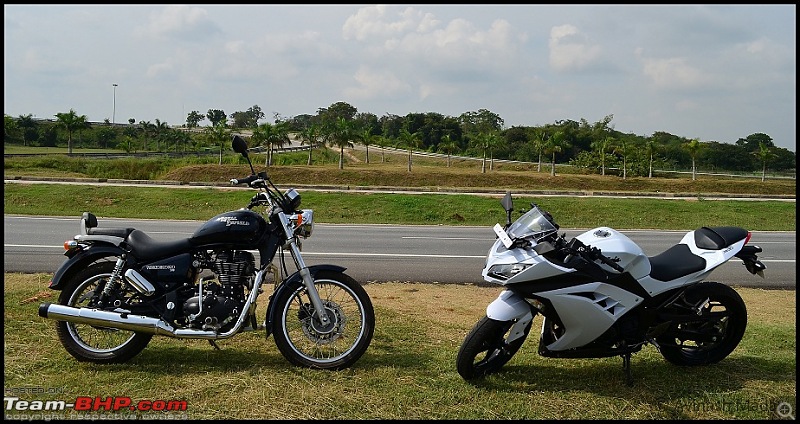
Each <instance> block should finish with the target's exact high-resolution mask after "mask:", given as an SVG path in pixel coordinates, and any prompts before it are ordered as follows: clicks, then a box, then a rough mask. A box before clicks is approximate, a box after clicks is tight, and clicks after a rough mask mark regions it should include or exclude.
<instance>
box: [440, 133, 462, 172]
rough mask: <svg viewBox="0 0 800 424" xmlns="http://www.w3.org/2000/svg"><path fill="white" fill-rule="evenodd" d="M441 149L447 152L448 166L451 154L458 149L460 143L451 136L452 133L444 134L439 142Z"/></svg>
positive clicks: (448, 165)
mask: <svg viewBox="0 0 800 424" xmlns="http://www.w3.org/2000/svg"><path fill="white" fill-rule="evenodd" d="M439 151H440V152H445V153H447V167H448V168H449V167H450V155H451V154H453V153H455V152H457V151H458V143H456V141H455V140H453V139H452V138H451V137H450V134H447V135H444V136H442V140H441V141H440V142H439Z"/></svg>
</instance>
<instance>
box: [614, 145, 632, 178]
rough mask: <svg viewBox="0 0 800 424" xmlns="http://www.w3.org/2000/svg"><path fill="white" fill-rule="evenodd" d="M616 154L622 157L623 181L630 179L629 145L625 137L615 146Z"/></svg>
mask: <svg viewBox="0 0 800 424" xmlns="http://www.w3.org/2000/svg"><path fill="white" fill-rule="evenodd" d="M613 146H614V153H619V154H620V155H621V156H622V179H623V180H624V179H627V178H628V147H629V145H628V143H627V140H625V137H622V138H620V139H619V140H617V141H616V142H615V143H614V144H613Z"/></svg>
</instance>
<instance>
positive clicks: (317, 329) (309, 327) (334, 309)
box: [298, 301, 347, 345]
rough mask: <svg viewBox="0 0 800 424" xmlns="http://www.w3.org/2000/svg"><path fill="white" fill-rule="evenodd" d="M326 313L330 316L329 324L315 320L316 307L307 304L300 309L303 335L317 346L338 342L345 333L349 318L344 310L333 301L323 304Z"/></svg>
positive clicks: (299, 315) (299, 316)
mask: <svg viewBox="0 0 800 424" xmlns="http://www.w3.org/2000/svg"><path fill="white" fill-rule="evenodd" d="M323 307H324V308H325V313H326V314H327V315H328V322H327V324H323V323H322V322H321V321H320V320H318V319H314V318H313V316H314V307H313V306H311V305H310V304H305V305H303V307H302V308H301V309H300V313H299V314H298V318H300V321H301V322H302V328H303V334H305V336H306V337H307V338H308V339H309V340H311V341H313V342H314V343H316V344H320V345H325V344H329V343H333V342H334V341H336V340H337V339H338V338H339V337H340V336H341V335H342V332H343V331H344V327H345V324H346V323H347V318H346V317H345V315H344V312H343V311H342V308H341V307H340V306H339V305H338V304H337V303H336V302H332V301H325V302H323Z"/></svg>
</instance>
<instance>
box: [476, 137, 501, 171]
mask: <svg viewBox="0 0 800 424" xmlns="http://www.w3.org/2000/svg"><path fill="white" fill-rule="evenodd" d="M499 144H500V137H499V136H498V135H497V132H496V131H490V132H484V133H480V134H478V135H476V136H475V141H474V142H473V145H474V146H475V147H477V148H478V149H480V150H481V151H482V152H483V161H482V162H481V173H486V153H487V152H488V153H489V155H490V161H491V164H490V165H489V166H490V169H494V155H493V153H492V152H493V151H494V149H495V148H496V147H497V146H498V145H499Z"/></svg>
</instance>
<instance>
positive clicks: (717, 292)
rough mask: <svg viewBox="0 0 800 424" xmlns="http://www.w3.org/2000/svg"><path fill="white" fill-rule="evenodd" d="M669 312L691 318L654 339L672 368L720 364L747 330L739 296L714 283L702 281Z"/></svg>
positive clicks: (744, 312)
mask: <svg viewBox="0 0 800 424" xmlns="http://www.w3.org/2000/svg"><path fill="white" fill-rule="evenodd" d="M698 305H699V306H700V308H699V309H698ZM670 309H671V311H670V312H672V313H677V314H684V315H686V316H689V317H691V318H693V319H692V320H690V321H688V322H681V323H678V324H673V325H672V326H671V327H670V328H669V329H668V330H667V331H666V332H665V333H664V334H663V335H661V336H659V337H658V338H657V339H656V341H657V342H658V344H659V348H660V351H661V355H662V356H663V357H664V359H666V360H667V361H668V362H671V363H673V364H675V365H685V366H696V365H709V364H714V363H717V362H719V361H721V360H722V359H724V358H725V357H726V356H728V355H729V354H730V353H731V352H733V349H735V348H736V346H738V345H739V342H740V341H741V340H742V337H743V336H744V330H745V327H747V309H746V308H745V305H744V301H743V300H742V298H741V296H739V293H737V292H736V290H734V289H732V288H730V287H728V286H726V285H724V284H720V283H716V282H704V283H701V284H700V285H698V286H696V287H694V288H692V289H690V290H689V291H687V293H686V295H685V296H684V298H683V299H681V300H678V301H676V302H675V304H673V305H671V306H670ZM694 318H696V319H694Z"/></svg>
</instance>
